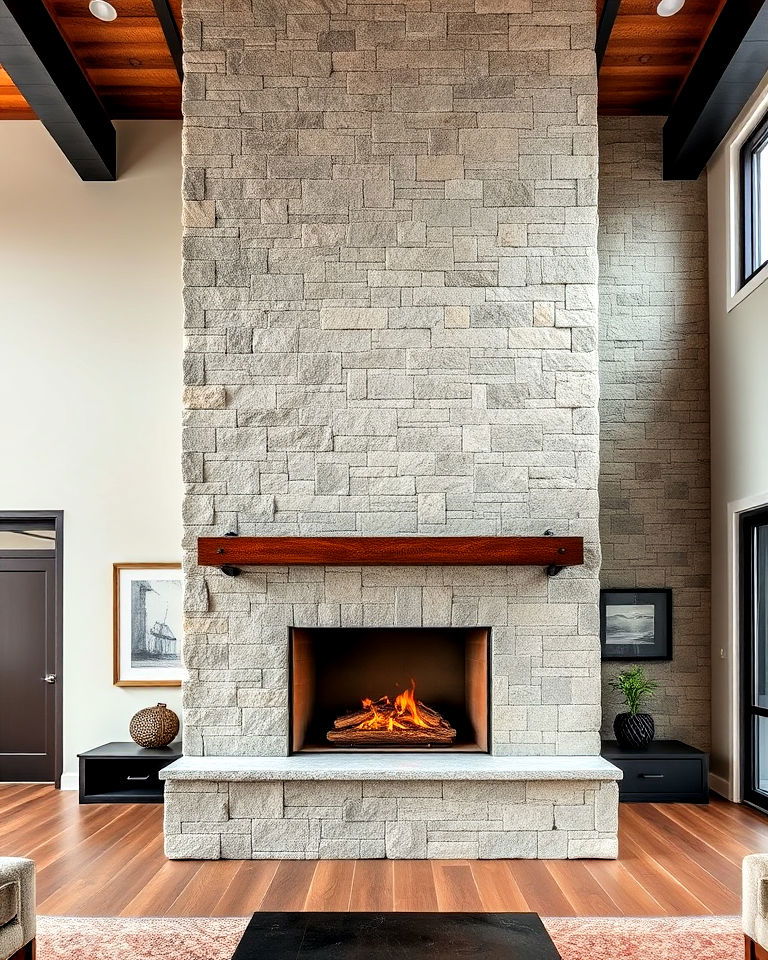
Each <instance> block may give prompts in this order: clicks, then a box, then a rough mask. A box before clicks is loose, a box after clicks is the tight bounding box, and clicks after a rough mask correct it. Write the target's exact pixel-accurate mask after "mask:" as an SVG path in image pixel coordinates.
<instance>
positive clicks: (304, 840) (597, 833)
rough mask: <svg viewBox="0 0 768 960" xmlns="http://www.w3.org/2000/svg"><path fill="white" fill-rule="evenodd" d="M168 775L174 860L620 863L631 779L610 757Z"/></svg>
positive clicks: (446, 759) (181, 764)
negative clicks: (622, 786)
mask: <svg viewBox="0 0 768 960" xmlns="http://www.w3.org/2000/svg"><path fill="white" fill-rule="evenodd" d="M160 775H161V777H163V779H165V780H166V816H165V831H166V853H167V854H168V856H170V857H176V858H185V857H191V858H195V859H197V858H201V859H218V858H220V857H222V858H225V859H226V858H230V859H231V858H235V859H237V858H241V857H244V858H251V857H252V858H254V859H272V858H277V859H294V860H303V859H317V858H320V859H357V858H363V859H373V858H379V857H388V858H389V859H424V858H429V859H453V858H456V857H468V858H471V859H476V858H479V859H497V858H508V857H510V858H526V859H531V858H547V859H564V858H574V857H595V858H597V857H603V858H613V857H615V856H617V841H616V831H617V793H618V789H617V786H616V780H617V779H620V778H621V771H620V770H617V768H616V767H614V766H613V765H612V764H610V763H608V762H607V761H605V760H603V759H602V758H600V757H545V758H538V757H525V758H523V757H516V758H513V757H510V758H495V757H488V756H473V755H469V756H459V755H456V754H452V755H447V756H446V755H436V756H429V755H426V756H425V755H422V756H418V757H415V756H409V755H403V754H400V755H392V754H388V755H348V754H343V755H340V754H336V755H327V754H326V755H323V756H306V755H305V756H299V757H290V758H287V759H285V758H277V757H269V758H261V759H259V758H255V759H250V758H220V757H201V758H195V757H189V758H185V759H183V760H180V761H177V762H176V763H174V764H173V765H172V766H171V767H166V768H165V769H164V770H163V771H161V774H160Z"/></svg>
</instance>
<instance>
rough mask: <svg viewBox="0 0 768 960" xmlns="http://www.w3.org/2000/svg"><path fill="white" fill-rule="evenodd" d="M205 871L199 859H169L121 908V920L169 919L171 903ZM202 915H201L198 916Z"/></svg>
mask: <svg viewBox="0 0 768 960" xmlns="http://www.w3.org/2000/svg"><path fill="white" fill-rule="evenodd" d="M201 869H202V863H201V861H199V860H175V861H174V860H167V861H166V862H165V863H163V864H162V865H160V866H159V868H158V869H157V870H155V873H154V875H153V876H152V878H151V879H150V880H149V882H148V883H146V884H145V885H144V886H143V887H142V889H141V890H140V891H139V892H138V893H137V894H136V896H135V897H133V899H132V900H129V901H128V903H126V904H125V905H124V906H123V907H121V909H120V913H119V916H121V917H149V916H152V917H167V916H169V915H170V914H169V908H170V906H171V904H172V903H173V902H174V901H175V900H176V899H177V898H178V896H179V895H180V894H181V893H182V891H183V890H184V889H185V887H186V886H187V884H189V883H191V882H192V880H193V878H194V877H195V875H196V874H197V873H199V872H200V871H201ZM198 916H199V914H198Z"/></svg>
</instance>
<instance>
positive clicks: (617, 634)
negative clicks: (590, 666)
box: [600, 589, 672, 661]
mask: <svg viewBox="0 0 768 960" xmlns="http://www.w3.org/2000/svg"><path fill="white" fill-rule="evenodd" d="M600 650H601V654H602V659H603V660H632V661H638V660H671V659H672V591H671V590H668V589H659V590H655V589H635V590H601V591H600Z"/></svg>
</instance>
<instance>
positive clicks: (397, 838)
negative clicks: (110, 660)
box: [166, 0, 618, 857]
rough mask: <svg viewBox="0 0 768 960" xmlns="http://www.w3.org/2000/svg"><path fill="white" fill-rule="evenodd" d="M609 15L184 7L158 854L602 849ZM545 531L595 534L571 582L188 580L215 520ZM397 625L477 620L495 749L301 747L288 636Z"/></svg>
mask: <svg viewBox="0 0 768 960" xmlns="http://www.w3.org/2000/svg"><path fill="white" fill-rule="evenodd" d="M594 19H595V13H594V4H593V2H592V0H413V2H410V0H409V2H406V3H396V2H394V0H392V2H390V0H383V2H380V3H364V2H352V0H279V2H274V0H185V3H184V32H185V49H186V56H185V62H186V79H185V84H184V116H185V119H184V199H185V217H186V220H185V226H186V229H185V237H184V277H185V285H186V286H185V298H186V348H185V378H186V380H185V382H186V394H185V400H186V411H185V426H184V454H183V460H184V479H185V481H186V484H187V488H186V489H187V492H186V497H185V501H184V519H185V524H186V541H185V550H186V564H185V577H186V601H185V603H186V614H187V624H186V636H185V661H186V666H187V668H188V671H189V679H188V681H187V682H186V683H185V689H184V746H185V753H186V754H187V758H186V759H185V760H184V761H182V762H181V766H180V767H176V769H175V771H174V768H169V770H168V777H169V783H168V796H167V801H168V802H167V806H166V831H167V852H168V854H169V856H172V857H184V856H207V857H217V856H225V857H226V856H230V857H231V856H238V857H239V856H243V857H250V856H253V857H264V856H302V857H303V856H306V857H313V856H315V857H316V856H321V857H322V856H332V857H335V856H364V857H365V856H385V855H386V856H430V857H437V856H440V857H451V856H553V857H564V856H615V853H616V823H615V821H616V785H615V782H613V781H614V780H615V777H616V776H618V773H617V772H616V771H614V770H613V768H611V767H610V765H607V764H603V762H602V761H600V759H599V757H598V753H599V734H598V731H599V726H600V652H599V642H598V617H597V600H598V579H597V577H598V568H599V552H600V551H599V539H598V530H597V522H598V503H597V475H598V419H597V397H598V376H597V312H596V311H597V256H596V231H597V117H596V87H597V84H596V74H595V60H594V54H593V51H592V47H593V42H594ZM547 529H551V530H553V531H554V532H555V533H557V534H571V535H577V536H582V537H584V540H585V547H586V560H585V564H584V565H583V566H582V567H575V568H572V569H570V570H567V571H565V572H564V573H562V574H561V575H560V576H559V577H556V578H551V579H549V578H547V577H546V576H545V575H544V573H543V572H542V570H540V569H536V568H525V567H464V566H455V567H454V566H446V567H431V568H427V567H418V566H416V567H394V568H393V567H389V568H383V567H362V568H361V567H357V568H355V567H336V568H332V567H324V566H317V567H290V566H283V567H267V568H261V569H249V570H247V571H245V572H244V573H243V575H242V576H240V577H237V578H227V577H225V576H222V575H221V573H220V572H219V571H213V570H211V569H203V568H200V567H197V566H196V542H197V537H199V536H213V535H221V534H223V533H224V532H226V531H234V532H237V533H239V534H241V535H245V534H251V535H255V534H258V535H262V536H269V535H275V536H279V535H301V536H312V535H338V536H343V535H352V534H356V535H362V536H376V535H393V536H394V535H406V534H412V535H413V534H416V535H419V534H422V535H431V536H437V535H445V536H450V535H471V534H477V535H491V536H494V535H536V536H539V535H541V534H542V533H544V531H545V530H547ZM397 625H401V626H410V627H420V626H425V627H440V626H443V627H448V626H453V627H468V628H473V627H479V626H482V627H489V628H490V629H491V630H492V633H493V648H492V663H491V676H492V683H491V688H492V689H491V742H490V754H491V756H490V757H485V758H474V762H475V765H474V766H472V758H471V757H464V758H462V757H460V756H458V757H457V755H453V756H452V758H451V761H450V763H448V762H447V761H443V762H442V765H441V761H440V758H439V757H438V756H434V757H429V758H428V759H429V761H430V764H431V766H430V765H429V764H428V765H427V766H422V767H421V768H420V769H422V771H426V773H425V776H424V778H423V779H414V777H413V776H412V775H408V774H407V767H408V764H407V763H405V764H404V765H403V761H398V760H396V759H391V758H390V759H387V757H386V756H385V758H384V759H383V760H382V759H381V758H379V760H378V761H377V762H376V764H373V765H372V766H370V767H369V768H366V767H365V762H364V760H363V761H361V759H360V757H352V758H351V759H350V760H349V764H350V766H349V769H348V770H347V773H346V774H344V773H343V772H342V774H341V775H339V769H340V766H343V762H344V758H343V757H339V756H336V757H334V759H333V761H332V763H331V764H330V766H329V765H328V763H327V762H326V766H325V768H323V767H322V763H321V760H322V758H320V759H318V758H315V759H314V760H313V759H312V758H306V757H301V758H299V757H289V756H288V754H289V753H290V747H289V738H288V716H289V711H288V674H287V657H288V635H289V629H290V628H293V627H301V628H309V627H387V626H390V627H391V626H397ZM195 758H199V759H197V760H196V759H195ZM462 760H463V761H464V763H465V766H464V767H463V768H462V766H461V762H462ZM267 761H269V762H267ZM313 762H314V763H315V766H314V767H312V763H313ZM291 764H293V765H291ZM387 764H389V765H388V766H387ZM482 764H485V767H483V766H482ZM489 764H490V766H489ZM494 764H495V767H494V766H493V765H494ZM364 768H365V769H368V772H367V773H366V772H365V769H364ZM404 770H406V773H404V772H403V771H404ZM481 770H484V771H485V772H483V773H479V772H478V771H481ZM493 770H495V771H496V774H495V775H494V774H493ZM265 771H267V772H265ZM489 771H490V772H489ZM515 771H516V772H515ZM318 781H322V782H318ZM488 781H491V782H488ZM425 797H426V798H429V802H428V803H424V802H423V798H425ZM420 798H421V799H420ZM417 801H418V802H417ZM419 808H421V810H422V814H423V815H419V813H418V810H419ZM361 824H362V825H363V826H361ZM452 831H454V832H455V833H454V839H452V837H451V832H452Z"/></svg>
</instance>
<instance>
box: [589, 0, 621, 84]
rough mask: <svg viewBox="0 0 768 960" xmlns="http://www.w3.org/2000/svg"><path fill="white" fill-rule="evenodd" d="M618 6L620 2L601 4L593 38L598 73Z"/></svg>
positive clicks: (608, 1) (607, 1) (609, 0)
mask: <svg viewBox="0 0 768 960" xmlns="http://www.w3.org/2000/svg"><path fill="white" fill-rule="evenodd" d="M620 6H621V0H604V2H603V9H602V10H601V12H600V18H599V20H598V21H597V35H596V36H595V58H596V59H597V69H598V71H599V70H600V66H601V65H602V62H603V57H604V56H605V50H606V47H607V46H608V41H609V40H610V39H611V33H612V32H613V25H614V24H615V23H616V17H617V16H618V14H619V7H620Z"/></svg>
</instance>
